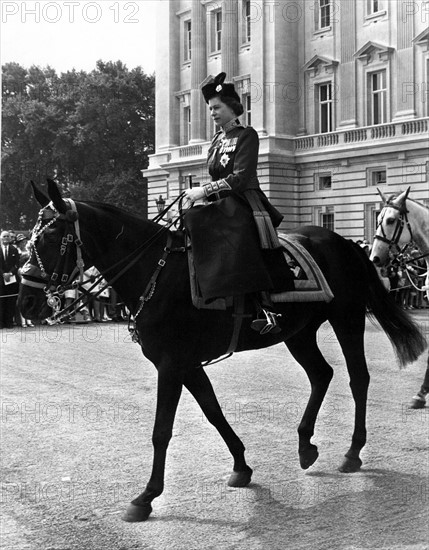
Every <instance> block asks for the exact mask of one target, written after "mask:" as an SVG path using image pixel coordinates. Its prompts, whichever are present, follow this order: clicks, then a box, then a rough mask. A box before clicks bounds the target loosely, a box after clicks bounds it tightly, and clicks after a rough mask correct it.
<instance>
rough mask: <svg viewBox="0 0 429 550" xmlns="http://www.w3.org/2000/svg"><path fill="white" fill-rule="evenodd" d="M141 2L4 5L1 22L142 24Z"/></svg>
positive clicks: (11, 3)
mask: <svg viewBox="0 0 429 550" xmlns="http://www.w3.org/2000/svg"><path fill="white" fill-rule="evenodd" d="M138 14H139V4H138V2H78V1H74V2H73V1H70V2H2V3H1V20H2V23H4V24H7V23H11V22H17V21H20V22H21V23H41V22H45V23H58V22H60V21H61V22H68V23H76V22H85V23H98V22H100V21H103V22H107V21H109V22H113V23H139V19H138Z"/></svg>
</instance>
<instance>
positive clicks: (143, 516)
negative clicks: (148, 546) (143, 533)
mask: <svg viewBox="0 0 429 550" xmlns="http://www.w3.org/2000/svg"><path fill="white" fill-rule="evenodd" d="M151 512H152V506H151V505H150V504H145V505H144V506H136V505H135V504H130V505H129V506H128V508H127V510H126V512H125V514H124V515H123V516H122V519H123V520H124V521H128V522H129V523H135V522H137V521H146V520H147V519H148V517H149V516H150V513H151Z"/></svg>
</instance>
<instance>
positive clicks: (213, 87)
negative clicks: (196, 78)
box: [201, 73, 241, 103]
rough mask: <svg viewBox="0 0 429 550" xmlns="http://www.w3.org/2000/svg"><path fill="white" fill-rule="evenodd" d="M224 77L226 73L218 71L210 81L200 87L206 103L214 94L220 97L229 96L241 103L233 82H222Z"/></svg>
mask: <svg viewBox="0 0 429 550" xmlns="http://www.w3.org/2000/svg"><path fill="white" fill-rule="evenodd" d="M225 78H226V73H219V74H218V75H217V76H215V77H214V79H213V80H212V81H211V82H209V83H208V84H206V85H205V86H203V87H202V88H201V91H202V92H203V96H204V99H205V100H206V103H208V102H209V99H211V98H212V97H215V96H219V97H220V98H221V99H222V97H231V98H233V99H235V100H236V101H238V102H239V103H241V100H240V96H239V95H238V94H237V92H236V91H235V88H234V84H233V83H232V82H227V83H226V84H224V80H225Z"/></svg>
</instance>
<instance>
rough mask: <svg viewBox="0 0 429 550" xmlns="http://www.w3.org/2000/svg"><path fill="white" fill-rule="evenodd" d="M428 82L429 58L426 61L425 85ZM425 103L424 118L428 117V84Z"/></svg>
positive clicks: (427, 85) (428, 85)
mask: <svg viewBox="0 0 429 550" xmlns="http://www.w3.org/2000/svg"><path fill="white" fill-rule="evenodd" d="M428 82H429V58H428V59H426V83H428ZM424 101H426V116H429V84H426V94H425V97H424V98H423V102H424Z"/></svg>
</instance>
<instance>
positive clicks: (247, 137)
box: [185, 73, 292, 334]
mask: <svg viewBox="0 0 429 550" xmlns="http://www.w3.org/2000/svg"><path fill="white" fill-rule="evenodd" d="M225 77H226V74H225V73H220V74H218V75H217V76H216V78H215V79H214V80H213V81H212V82H210V83H208V84H206V85H205V86H203V88H202V93H203V96H204V99H205V100H206V103H208V105H209V109H210V113H211V116H212V118H213V120H214V121H215V123H216V124H217V125H218V126H220V130H219V131H218V132H217V133H216V134H215V136H214V138H213V140H212V143H211V146H210V148H209V151H208V168H209V173H210V175H211V177H212V182H211V183H206V184H205V185H203V186H202V187H194V188H192V189H188V190H187V191H186V192H185V197H186V198H187V199H188V200H189V201H190V202H191V203H194V202H195V201H198V200H200V199H207V200H208V201H209V203H210V204H209V205H207V206H203V207H201V206H200V207H197V208H192V209H190V210H189V212H188V213H187V214H186V217H185V225H186V228H187V230H188V232H189V234H190V237H191V243H192V250H193V257H194V262H195V270H196V274H197V279H198V284H199V287H200V290H201V295H202V298H203V300H204V301H205V302H210V301H212V300H214V299H216V298H219V297H228V296H237V295H243V294H252V295H254V296H255V293H259V296H258V303H257V306H256V307H257V310H258V312H259V315H260V316H262V319H258V320H256V321H255V322H254V323H253V325H252V327H253V328H254V329H255V330H258V331H259V332H260V333H261V334H266V333H268V332H270V331H271V330H274V331H279V330H280V329H279V327H278V326H277V320H276V318H277V317H278V315H276V314H275V313H274V312H273V311H272V304H271V301H270V300H269V297H268V292H267V291H274V290H276V291H279V292H280V291H282V290H288V289H290V288H291V279H292V275H291V273H290V271H289V269H288V266H287V263H286V260H285V258H284V256H283V252H282V248H281V245H280V242H279V240H278V237H277V234H276V231H275V229H274V227H277V226H278V225H279V224H280V222H281V221H282V219H283V216H282V215H281V214H280V212H278V210H277V209H276V208H274V206H272V205H271V204H270V202H269V201H268V199H267V197H266V196H265V194H264V193H263V192H262V190H261V188H260V186H259V180H258V177H257V173H256V170H257V163H258V151H259V138H258V134H257V133H256V131H255V130H254V129H253V128H251V127H250V126H248V127H246V128H245V127H244V126H242V125H241V123H240V121H239V120H238V118H237V117H239V116H240V115H241V114H243V111H244V109H243V105H242V104H241V103H240V98H239V96H238V94H237V92H236V91H235V89H234V84H231V83H225V82H224V80H225ZM255 221H256V223H255ZM261 291H262V293H261ZM255 301H256V298H255ZM259 301H260V302H261V303H262V307H261V306H259V305H258V304H259Z"/></svg>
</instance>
